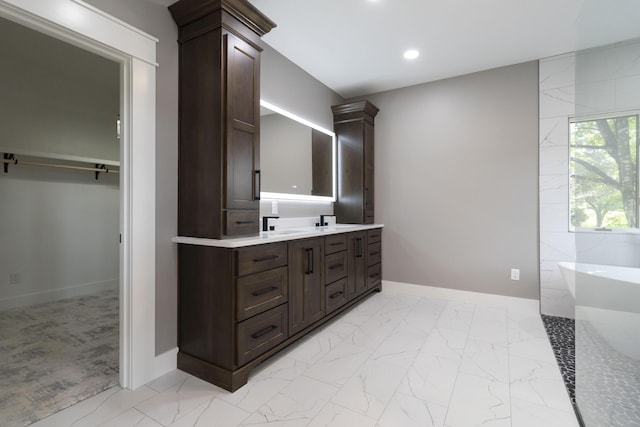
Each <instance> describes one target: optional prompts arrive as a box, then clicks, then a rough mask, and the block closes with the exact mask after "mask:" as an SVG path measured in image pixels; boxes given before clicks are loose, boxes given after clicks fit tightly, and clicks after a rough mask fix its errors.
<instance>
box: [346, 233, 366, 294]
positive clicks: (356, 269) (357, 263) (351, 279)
mask: <svg viewBox="0 0 640 427" xmlns="http://www.w3.org/2000/svg"><path fill="white" fill-rule="evenodd" d="M366 236H367V234H366V232H364V231H359V232H356V233H349V234H348V235H347V252H348V263H347V265H348V267H347V270H348V271H347V298H349V299H350V298H353V297H355V296H356V295H359V294H361V293H362V292H364V291H365V290H366V289H367V277H366V275H367V270H366V267H367V265H366V252H365V251H366V250H367V239H366Z"/></svg>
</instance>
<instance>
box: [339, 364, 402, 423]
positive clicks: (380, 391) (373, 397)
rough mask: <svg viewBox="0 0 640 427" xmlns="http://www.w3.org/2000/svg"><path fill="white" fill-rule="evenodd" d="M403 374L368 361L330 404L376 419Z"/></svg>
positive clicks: (400, 371) (394, 368) (391, 366)
mask: <svg viewBox="0 0 640 427" xmlns="http://www.w3.org/2000/svg"><path fill="white" fill-rule="evenodd" d="M405 373H406V369H403V368H400V367H397V366H393V365H388V364H385V363H380V362H377V361H375V360H369V361H367V363H365V364H364V366H363V367H362V369H360V371H359V372H358V373H357V374H356V375H354V376H353V377H352V378H351V379H349V381H347V383H346V384H345V385H344V386H342V388H341V389H340V391H339V392H338V394H336V395H335V396H334V397H333V399H332V402H333V403H336V404H339V405H342V406H345V407H347V408H349V409H351V410H353V411H355V412H357V413H359V414H362V415H366V416H367V417H369V418H373V419H377V418H378V417H380V415H382V411H383V410H384V407H385V406H386V405H387V403H388V402H389V400H390V399H391V396H393V393H395V391H396V389H397V388H398V385H399V384H400V381H402V378H403V377H404V375H405Z"/></svg>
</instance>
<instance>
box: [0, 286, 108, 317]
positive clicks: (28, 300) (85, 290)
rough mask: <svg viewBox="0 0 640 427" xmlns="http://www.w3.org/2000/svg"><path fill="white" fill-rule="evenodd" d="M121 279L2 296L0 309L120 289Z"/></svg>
mask: <svg viewBox="0 0 640 427" xmlns="http://www.w3.org/2000/svg"><path fill="white" fill-rule="evenodd" d="M118 284H119V280H118V279H113V280H105V281H102V282H94V283H87V284H84V285H77V286H69V287H66V288H60V289H51V290H48V291H42V292H34V293H30V294H25V295H18V296H15V297H8V298H0V311H5V310H10V309H12V308H21V307H27V306H30V305H34V304H42V303H45V302H52V301H57V300H61V299H65V298H73V297H77V296H81V295H89V294H93V293H97V292H102V291H107V290H111V289H118Z"/></svg>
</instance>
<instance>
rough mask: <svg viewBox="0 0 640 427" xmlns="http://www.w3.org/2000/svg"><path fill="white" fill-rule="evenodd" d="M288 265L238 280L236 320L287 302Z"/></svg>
mask: <svg viewBox="0 0 640 427" xmlns="http://www.w3.org/2000/svg"><path fill="white" fill-rule="evenodd" d="M287 277H288V275H287V267H279V268H276V269H274V270H268V271H263V272H262V273H256V274H252V275H250V276H245V277H241V278H239V279H237V280H236V290H237V291H236V320H238V321H240V320H244V319H248V318H249V317H251V316H255V315H256V314H260V313H262V312H263V311H267V310H268V309H270V308H273V307H276V306H278V305H280V304H282V303H284V302H287V295H288V292H287V289H288V287H287Z"/></svg>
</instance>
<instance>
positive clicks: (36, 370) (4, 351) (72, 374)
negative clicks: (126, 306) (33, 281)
mask: <svg viewBox="0 0 640 427" xmlns="http://www.w3.org/2000/svg"><path fill="white" fill-rule="evenodd" d="M118 313H119V301H118V291H117V290H112V291H106V292H102V293H99V294H93V295H85V296H80V297H75V298H69V299H65V300H60V301H56V302H52V303H46V304H40V305H34V306H31V307H27V308H22V309H13V310H9V311H4V312H0V425H2V426H5V427H8V426H26V425H29V424H31V423H32V422H34V421H37V420H39V419H42V418H44V417H46V416H48V415H51V414H53V413H55V412H57V411H59V410H61V409H64V408H66V407H68V406H71V405H73V404H74V403H77V402H79V401H81V400H83V399H86V398H88V397H90V396H93V395H95V394H97V393H99V392H101V391H103V390H105V389H107V388H109V387H112V386H114V385H116V384H118V333H119V331H118V320H119V314H118Z"/></svg>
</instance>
